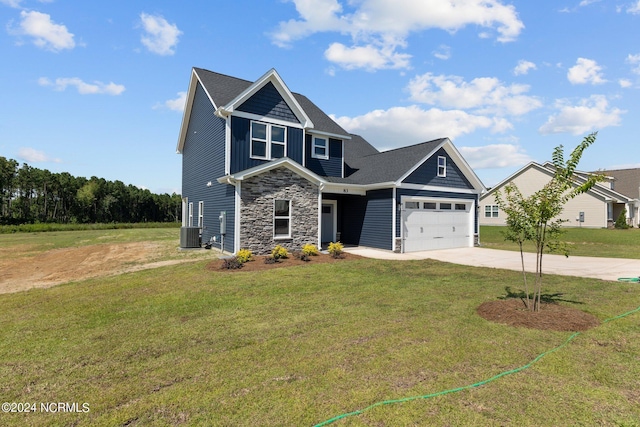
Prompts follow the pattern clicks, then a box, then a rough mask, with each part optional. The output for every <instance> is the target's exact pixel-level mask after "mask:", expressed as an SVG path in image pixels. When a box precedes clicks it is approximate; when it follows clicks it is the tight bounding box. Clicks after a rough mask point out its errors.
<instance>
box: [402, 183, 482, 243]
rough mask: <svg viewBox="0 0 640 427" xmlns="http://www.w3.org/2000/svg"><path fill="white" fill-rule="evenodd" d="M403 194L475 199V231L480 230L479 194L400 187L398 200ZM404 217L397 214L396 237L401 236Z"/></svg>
mask: <svg viewBox="0 0 640 427" xmlns="http://www.w3.org/2000/svg"><path fill="white" fill-rule="evenodd" d="M402 196H408V197H437V198H446V199H465V200H475V202H476V210H475V212H474V223H475V230H474V231H475V232H476V233H477V232H478V201H479V195H478V194H468V193H449V192H446V191H428V190H410V189H406V188H398V189H397V190H396V202H397V203H400V201H401V200H402ZM401 221H402V218H401V215H396V237H400V229H401V228H402V224H401Z"/></svg>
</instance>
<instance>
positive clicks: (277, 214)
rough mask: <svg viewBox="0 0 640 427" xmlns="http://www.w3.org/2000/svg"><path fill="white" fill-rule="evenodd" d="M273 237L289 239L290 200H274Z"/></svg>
mask: <svg viewBox="0 0 640 427" xmlns="http://www.w3.org/2000/svg"><path fill="white" fill-rule="evenodd" d="M273 237H274V238H276V239H288V238H290V237H291V200H282V199H276V200H275V201H274V204H273Z"/></svg>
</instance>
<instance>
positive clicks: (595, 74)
mask: <svg viewBox="0 0 640 427" xmlns="http://www.w3.org/2000/svg"><path fill="white" fill-rule="evenodd" d="M601 70H602V67H601V66H599V65H598V63H597V62H596V61H594V60H593V59H587V58H578V60H577V61H576V65H574V66H573V67H571V68H569V72H568V73H567V79H569V81H570V82H571V84H574V85H576V84H586V83H591V84H594V85H595V84H601V83H605V82H606V80H605V79H604V78H603V77H602V73H601V72H600V71H601Z"/></svg>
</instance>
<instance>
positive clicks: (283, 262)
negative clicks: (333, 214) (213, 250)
mask: <svg viewBox="0 0 640 427" xmlns="http://www.w3.org/2000/svg"><path fill="white" fill-rule="evenodd" d="M269 258H271V259H273V258H272V257H271V256H269V255H254V261H253V262H247V263H244V264H242V268H238V269H222V268H220V260H219V259H217V260H215V261H211V262H210V263H208V264H207V266H206V269H207V270H209V271H216V272H229V273H234V272H247V271H264V270H271V269H274V268H285V267H295V266H309V265H311V264H313V265H316V264H326V263H336V262H348V261H353V260H357V259H362V257H361V256H358V255H354V254H351V253H348V252H344V253H343V254H342V257H341V258H334V257H332V256H331V255H328V254H322V253H321V254H319V255H318V256H315V257H313V258H312V261H311V262H308V261H302V260H300V259H296V258H295V257H293V256H292V257H291V258H285V259H279V260H277V261H272V260H271V259H269Z"/></svg>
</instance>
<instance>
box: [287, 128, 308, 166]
mask: <svg viewBox="0 0 640 427" xmlns="http://www.w3.org/2000/svg"><path fill="white" fill-rule="evenodd" d="M303 146H304V144H303V132H302V129H300V128H292V127H290V128H288V129H287V157H289V158H290V159H291V160H294V161H296V162H298V163H299V164H302V158H303V156H304V152H303Z"/></svg>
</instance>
